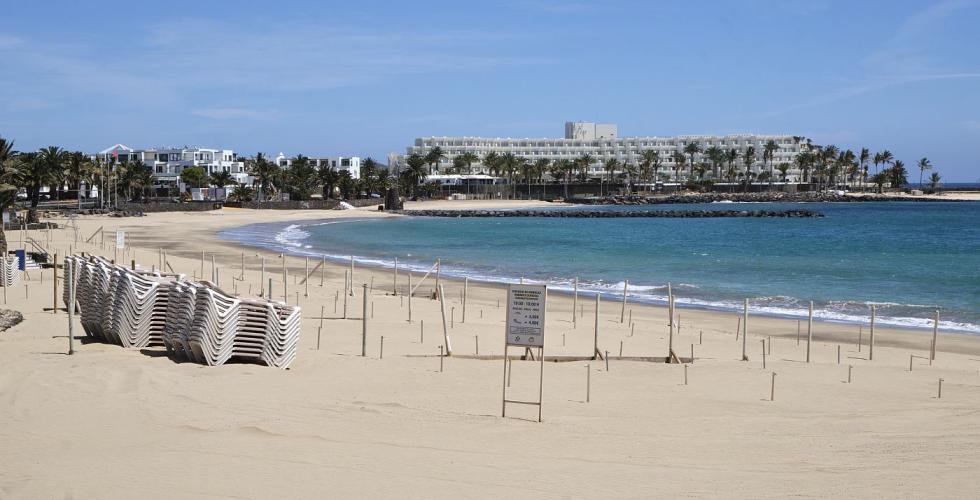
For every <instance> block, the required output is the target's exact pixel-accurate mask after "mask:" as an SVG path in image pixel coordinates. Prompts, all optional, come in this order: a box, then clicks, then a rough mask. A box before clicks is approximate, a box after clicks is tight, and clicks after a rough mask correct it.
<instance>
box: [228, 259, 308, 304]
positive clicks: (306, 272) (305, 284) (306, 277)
mask: <svg viewBox="0 0 980 500" xmlns="http://www.w3.org/2000/svg"><path fill="white" fill-rule="evenodd" d="M242 255H244V254H242ZM242 262H244V261H242ZM303 285H304V286H305V287H306V288H304V289H303V296H304V297H309V296H310V258H309V257H307V258H306V261H305V268H304V271H303Z"/></svg>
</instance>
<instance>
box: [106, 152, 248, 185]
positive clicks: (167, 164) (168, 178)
mask: <svg viewBox="0 0 980 500" xmlns="http://www.w3.org/2000/svg"><path fill="white" fill-rule="evenodd" d="M96 157H97V159H98V160H101V161H102V162H104V163H110V164H111V163H117V162H118V163H122V162H127V161H128V162H140V163H142V164H143V165H146V166H147V167H150V168H151V169H152V170H153V176H154V178H156V179H157V180H158V181H160V182H178V181H179V179H180V173H181V172H182V171H183V170H184V169H185V168H190V167H199V168H200V169H201V170H203V171H204V173H205V174H207V175H211V174H215V173H217V172H222V171H223V172H228V173H230V174H231V176H232V178H233V179H234V180H235V182H242V183H246V184H247V183H250V182H251V179H250V177H249V175H248V173H247V172H246V171H245V162H244V161H242V159H240V158H238V156H237V155H236V154H235V152H234V151H232V150H230V149H213V148H198V147H182V148H149V149H133V148H130V147H128V146H125V145H123V144H116V145H115V146H112V147H110V148H106V149H103V150H102V151H99V153H98V154H97V155H96Z"/></svg>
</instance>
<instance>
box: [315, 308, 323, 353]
mask: <svg viewBox="0 0 980 500" xmlns="http://www.w3.org/2000/svg"><path fill="white" fill-rule="evenodd" d="M323 309H324V306H320V326H319V327H317V329H316V350H318V351H319V350H320V332H321V331H323Z"/></svg>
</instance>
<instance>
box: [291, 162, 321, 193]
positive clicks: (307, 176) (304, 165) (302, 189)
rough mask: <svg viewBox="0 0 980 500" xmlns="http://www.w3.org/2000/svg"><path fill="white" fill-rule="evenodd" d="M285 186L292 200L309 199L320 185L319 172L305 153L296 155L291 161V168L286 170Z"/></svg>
mask: <svg viewBox="0 0 980 500" xmlns="http://www.w3.org/2000/svg"><path fill="white" fill-rule="evenodd" d="M285 174H286V175H285V178H284V181H285V186H284V187H285V188H286V190H287V191H289V196H290V199H292V200H308V199H310V195H311V194H312V193H313V191H315V190H316V189H317V188H318V187H319V186H318V185H317V182H318V181H319V179H318V178H317V177H318V172H317V171H316V168H314V167H313V165H312V164H311V163H310V159H309V158H308V157H306V156H303V155H296V157H295V158H293V159H292V160H290V162H289V170H287V171H286V172H285Z"/></svg>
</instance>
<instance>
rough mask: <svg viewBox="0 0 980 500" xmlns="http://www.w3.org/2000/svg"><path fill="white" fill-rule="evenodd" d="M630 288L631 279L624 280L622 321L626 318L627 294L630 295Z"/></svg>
mask: <svg viewBox="0 0 980 500" xmlns="http://www.w3.org/2000/svg"><path fill="white" fill-rule="evenodd" d="M629 290H630V280H623V306H622V308H621V309H620V310H619V322H620V323H622V322H624V321H625V320H626V296H627V295H629Z"/></svg>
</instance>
